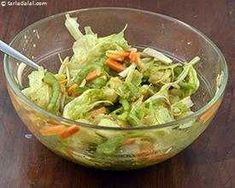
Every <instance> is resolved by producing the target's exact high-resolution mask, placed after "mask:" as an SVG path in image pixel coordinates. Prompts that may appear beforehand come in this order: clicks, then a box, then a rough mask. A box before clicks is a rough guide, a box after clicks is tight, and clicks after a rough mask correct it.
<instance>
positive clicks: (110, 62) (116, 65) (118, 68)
mask: <svg viewBox="0 0 235 188" xmlns="http://www.w3.org/2000/svg"><path fill="white" fill-rule="evenodd" d="M106 64H107V65H108V66H109V68H111V69H112V70H114V71H116V72H121V71H123V70H124V69H125V67H124V66H123V65H122V64H121V63H118V62H117V61H114V60H112V59H110V58H109V59H107V60H106Z"/></svg>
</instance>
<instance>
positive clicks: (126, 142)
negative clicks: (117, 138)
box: [123, 138, 135, 146]
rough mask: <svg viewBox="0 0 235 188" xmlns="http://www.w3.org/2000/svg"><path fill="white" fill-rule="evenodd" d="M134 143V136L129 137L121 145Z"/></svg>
mask: <svg viewBox="0 0 235 188" xmlns="http://www.w3.org/2000/svg"><path fill="white" fill-rule="evenodd" d="M134 143H135V139H134V138H129V139H127V140H126V141H124V142H123V145H124V146H125V145H131V144H134Z"/></svg>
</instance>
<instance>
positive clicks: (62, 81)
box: [59, 79, 67, 84]
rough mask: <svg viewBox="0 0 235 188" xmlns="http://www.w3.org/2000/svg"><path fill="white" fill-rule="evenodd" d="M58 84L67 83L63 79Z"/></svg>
mask: <svg viewBox="0 0 235 188" xmlns="http://www.w3.org/2000/svg"><path fill="white" fill-rule="evenodd" d="M59 82H60V84H65V83H66V82H67V80H66V79H64V80H61V81H59Z"/></svg>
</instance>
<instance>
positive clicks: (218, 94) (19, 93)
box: [3, 7, 228, 131]
mask: <svg viewBox="0 0 235 188" xmlns="http://www.w3.org/2000/svg"><path fill="white" fill-rule="evenodd" d="M95 10H114V11H118V10H126V11H132V12H136V13H137V12H141V13H144V14H149V15H153V16H158V17H161V18H163V19H166V20H168V21H173V22H176V23H179V24H180V25H183V26H184V27H186V28H188V29H190V30H191V31H193V32H195V33H196V34H198V35H200V36H201V37H202V38H203V39H204V40H206V41H207V42H208V43H209V44H210V46H211V47H212V48H213V50H214V51H215V52H216V53H217V54H218V55H219V56H220V57H221V63H222V64H223V65H222V66H223V70H222V71H221V74H223V77H222V81H221V83H220V86H219V87H218V90H217V92H216V93H215V94H214V96H213V97H212V99H211V100H210V101H209V102H208V103H207V104H206V105H204V106H203V107H201V108H200V109H199V110H197V111H195V112H194V113H193V114H190V115H188V116H186V117H184V118H181V119H179V120H175V121H171V122H168V123H164V124H158V125H152V126H148V127H146V126H140V127H128V128H123V127H110V126H97V125H94V124H88V123H83V122H78V121H73V120H70V119H67V118H64V117H62V116H57V115H55V114H52V113H51V112H48V111H46V110H45V109H43V108H41V107H40V106H38V105H36V104H35V103H33V102H32V101H31V100H30V99H28V98H27V97H26V96H25V95H24V94H23V93H22V91H21V90H20V88H19V87H18V86H17V84H16V83H15V81H13V80H12V78H11V76H10V73H9V72H10V71H9V63H8V59H9V56H8V55H6V54H5V55H4V59H3V62H4V73H5V77H6V80H7V82H8V83H9V85H10V87H11V89H12V90H13V91H14V93H15V94H16V95H17V96H18V97H19V98H20V100H23V101H24V102H25V103H27V105H29V106H31V107H32V108H33V109H34V110H35V111H37V112H38V113H42V114H45V115H46V116H47V117H51V118H52V119H56V120H58V121H60V122H63V123H66V124H70V125H71V124H72V125H77V126H79V127H85V128H91V129H98V130H119V131H127V130H148V129H162V128H166V127H174V126H179V125H180V124H183V123H186V122H187V121H188V120H190V119H194V118H196V117H198V116H200V115H202V114H203V113H204V112H206V111H207V110H208V109H209V108H210V107H211V106H213V105H214V104H215V103H216V102H217V101H218V100H219V99H220V97H221V96H223V93H224V90H225V88H226V85H227V81H228V67H227V63H226V60H225V58H224V56H223V54H222V52H221V51H220V49H219V48H218V47H217V46H216V45H215V44H214V43H213V42H212V41H211V40H210V39H209V38H208V37H207V36H206V35H204V34H203V33H202V32H201V31H199V30H198V29H196V28H195V27H193V26H190V25H188V24H186V23H184V22H182V21H180V20H178V19H176V18H173V17H170V16H167V15H163V14H160V13H156V12H151V11H147V10H140V9H135V8H126V7H95V8H83V9H76V10H71V11H65V12H61V13H58V14H54V15H51V16H48V17H45V18H42V19H40V20H38V21H36V22H34V23H32V24H30V25H28V26H27V27H26V28H24V29H23V30H21V31H20V32H18V33H17V34H16V35H15V37H14V38H13V39H12V41H11V42H10V45H12V44H13V43H14V42H15V40H17V38H18V37H20V36H23V35H24V33H25V32H26V31H27V30H29V29H30V28H32V27H34V26H36V25H38V24H40V23H43V22H46V21H49V20H52V19H54V18H57V17H60V16H63V15H65V14H72V13H80V12H84V11H95Z"/></svg>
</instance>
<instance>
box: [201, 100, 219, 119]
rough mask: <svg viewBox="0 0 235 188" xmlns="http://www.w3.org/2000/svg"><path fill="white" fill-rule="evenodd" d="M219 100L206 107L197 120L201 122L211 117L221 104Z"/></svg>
mask: <svg viewBox="0 0 235 188" xmlns="http://www.w3.org/2000/svg"><path fill="white" fill-rule="evenodd" d="M221 102H222V101H221V100H219V101H217V102H216V103H215V104H214V105H213V106H211V107H210V109H208V110H207V111H206V112H205V113H204V114H202V115H201V117H200V118H199V121H200V122H202V123H205V122H207V121H208V120H209V119H210V118H211V117H213V115H214V114H215V112H216V111H217V110H218V108H219V106H220V104H221Z"/></svg>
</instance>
